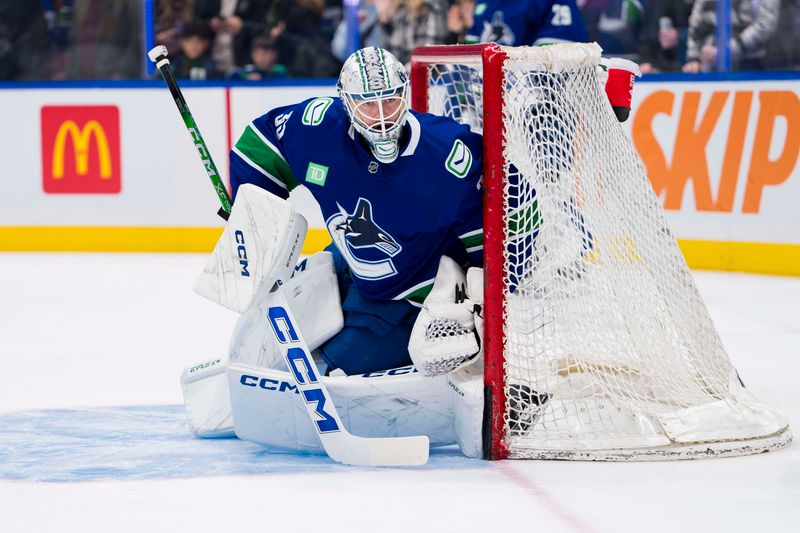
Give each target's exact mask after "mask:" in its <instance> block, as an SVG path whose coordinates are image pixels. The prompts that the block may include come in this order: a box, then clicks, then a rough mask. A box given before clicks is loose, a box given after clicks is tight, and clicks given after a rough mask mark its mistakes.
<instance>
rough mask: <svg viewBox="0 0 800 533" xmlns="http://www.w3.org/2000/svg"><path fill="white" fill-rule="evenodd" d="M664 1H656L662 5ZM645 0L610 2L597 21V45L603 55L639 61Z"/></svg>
mask: <svg viewBox="0 0 800 533" xmlns="http://www.w3.org/2000/svg"><path fill="white" fill-rule="evenodd" d="M662 1H663V0H656V1H655V3H661V2H662ZM643 3H645V2H644V0H641V1H640V0H610V1H608V2H607V5H606V7H605V8H604V9H603V10H602V11H601V12H600V18H599V19H598V21H597V43H598V44H599V45H600V46H601V47H602V48H603V54H605V55H608V56H612V57H621V58H623V59H630V60H631V61H638V60H639V54H638V52H639V50H638V38H639V29H640V28H641V22H642V4H643Z"/></svg>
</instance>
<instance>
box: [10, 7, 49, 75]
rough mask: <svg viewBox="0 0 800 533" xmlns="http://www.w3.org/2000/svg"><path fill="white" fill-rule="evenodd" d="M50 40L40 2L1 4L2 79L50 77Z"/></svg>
mask: <svg viewBox="0 0 800 533" xmlns="http://www.w3.org/2000/svg"><path fill="white" fill-rule="evenodd" d="M50 57H51V41H50V39H49V38H48V35H47V23H46V22H45V16H44V10H43V8H42V4H41V2H32V1H30V0H2V2H0V80H32V79H49V78H50Z"/></svg>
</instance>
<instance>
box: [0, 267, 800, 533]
mask: <svg viewBox="0 0 800 533" xmlns="http://www.w3.org/2000/svg"><path fill="white" fill-rule="evenodd" d="M204 260H205V256H199V255H145V254H0V302H1V303H0V532H18V531H20V532H21V531H25V532H27V531H32V532H38V531H59V532H62V531H103V532H105V531H109V532H114V533H116V532H122V531H148V532H154V531H170V532H178V531H181V532H182V531H220V530H225V531H239V530H259V531H272V530H276V531H278V530H284V529H293V530H295V531H301V532H302V531H311V530H316V529H324V530H326V531H330V532H340V531H341V532H353V531H369V532H388V531H391V532H394V531H397V532H408V531H418V532H426V531H434V532H437V533H440V532H450V531H453V532H458V533H465V532H472V531H502V532H504V533H511V532H512V531H514V532H515V533H516V532H518V531H519V532H522V531H539V532H542V531H546V532H551V531H609V532H617V531H631V532H639V531H642V532H644V531H648V532H649V531H657V532H660V531H665V532H666V531H684V532H690V531H743V532H744V531H797V530H798V524H800V451H798V449H800V448H799V447H800V445H798V444H793V445H792V446H791V447H789V448H788V449H785V450H781V451H778V452H774V453H768V454H765V455H762V456H758V457H742V458H733V459H717V460H705V461H690V462H669V463H636V464H606V463H568V462H536V461H531V462H523V461H513V462H511V461H503V462H497V463H488V462H484V461H479V460H469V459H466V458H463V457H461V456H460V455H459V454H458V453H457V451H455V450H453V449H444V450H434V452H433V453H432V455H431V460H430V462H429V464H428V465H426V466H425V467H422V468H405V469H402V468H374V469H369V468H351V467H345V466H342V465H338V464H336V463H333V462H332V461H330V460H329V459H328V458H327V457H324V456H302V455H292V454H275V453H269V452H267V451H265V450H264V449H263V448H261V447H259V446H256V445H253V444H250V443H246V442H241V441H238V440H235V439H228V440H213V441H204V440H196V439H193V438H191V437H190V436H189V435H188V433H187V431H186V427H185V423H184V420H183V413H182V407H180V404H181V396H180V388H179V384H178V376H179V375H180V372H181V371H182V369H183V368H184V367H185V366H188V365H190V364H193V363H195V362H198V361H201V360H204V359H208V358H211V357H214V356H217V355H220V354H223V353H224V352H225V351H226V349H227V343H228V337H229V334H230V332H231V330H232V327H233V323H234V321H235V319H236V315H234V314H233V313H232V312H230V311H227V310H225V309H223V308H221V307H219V306H216V305H215V304H213V303H211V302H207V301H205V300H203V299H202V298H200V297H199V296H196V295H194V294H193V293H192V291H191V287H192V285H193V283H194V279H195V277H196V275H197V274H198V273H199V272H200V270H201V268H202V265H203V263H204ZM696 277H697V281H698V284H699V286H700V290H701V292H702V294H703V296H704V298H705V299H706V303H707V304H708V306H709V308H710V310H711V314H712V316H713V318H714V320H715V322H716V324H717V327H718V328H719V331H720V334H721V336H722V339H723V342H724V343H725V345H726V347H727V349H728V352H729V354H730V356H731V358H732V360H733V362H734V364H735V365H736V366H737V368H738V370H739V373H740V374H741V376H742V379H743V380H744V382H745V384H746V385H747V386H748V388H749V389H750V390H752V391H753V392H754V394H755V395H756V396H757V397H758V398H759V399H761V400H762V401H764V402H765V403H768V404H770V405H773V406H776V407H779V408H780V409H781V410H782V411H783V412H785V413H787V414H788V415H789V418H790V421H791V423H792V425H793V429H794V431H795V434H800V392H798V391H800V386H798V379H799V378H800V348H799V347H800V279H798V278H779V277H767V276H755V275H744V274H721V273H707V272H698V273H696Z"/></svg>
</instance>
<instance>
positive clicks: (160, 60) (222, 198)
mask: <svg viewBox="0 0 800 533" xmlns="http://www.w3.org/2000/svg"><path fill="white" fill-rule="evenodd" d="M147 56H148V57H149V58H150V61H152V62H153V63H155V64H156V67H157V68H158V70H159V71H160V72H161V76H162V77H163V78H164V81H165V82H166V84H167V87H169V92H170V93H171V94H172V98H173V100H175V105H176V106H178V111H179V112H180V114H181V118H183V123H184V124H185V125H186V129H187V130H189V135H191V136H192V142H193V143H194V146H195V148H197V153H198V154H200V159H201V160H202V161H203V166H204V167H205V169H206V172H207V173H208V177H209V178H210V179H211V184H212V185H213V186H214V190H215V191H217V197H218V198H219V202H220V203H221V204H222V207H221V208H220V210H219V211H217V214H218V215H219V216H220V217H221V218H223V219H224V220H228V216H229V215H230V213H231V207H232V202H231V197H230V195H228V190H227V189H226V188H225V184H223V183H222V180H221V179H220V177H219V171H217V166H216V165H215V164H214V160H213V159H212V158H211V152H209V151H208V147H207V146H206V142H205V141H204V140H203V136H202V135H200V128H198V127H197V123H196V122H195V121H194V117H193V116H192V113H191V111H189V106H188V105H187V104H186V100H185V99H184V98H183V93H182V92H181V89H180V87H178V82H177V81H175V76H173V75H172V71H171V70H170V68H169V59H167V47H166V46H163V45H159V46H156V47H154V48H153V49H152V50H150V51H149V52H148V53H147Z"/></svg>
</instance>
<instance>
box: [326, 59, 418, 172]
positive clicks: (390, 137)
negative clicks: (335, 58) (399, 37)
mask: <svg viewBox="0 0 800 533" xmlns="http://www.w3.org/2000/svg"><path fill="white" fill-rule="evenodd" d="M336 88H337V89H338V91H339V97H340V98H341V99H342V103H343V104H344V108H345V110H346V111H347V115H348V116H349V117H350V122H351V123H352V124H353V127H354V128H355V129H356V131H358V133H360V134H361V135H362V136H363V137H364V139H366V141H367V143H368V144H369V147H370V149H371V150H372V154H373V155H374V156H375V158H376V159H378V161H380V162H382V163H391V162H392V161H394V160H395V159H397V155H398V153H399V151H400V146H399V141H400V135H401V134H402V132H403V125H404V124H405V123H406V117H407V116H408V103H407V95H408V74H407V73H406V69H405V67H404V66H403V64H402V63H400V62H399V61H398V60H397V58H395V57H394V56H393V55H392V54H390V53H389V52H387V51H386V50H383V49H382V48H378V47H374V46H372V47H369V48H362V49H361V50H357V51H356V52H354V53H353V54H352V55H351V56H350V57H348V58H347V61H345V63H344V66H343V67H342V73H341V74H340V75H339V82H338V83H337V84H336Z"/></svg>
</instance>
